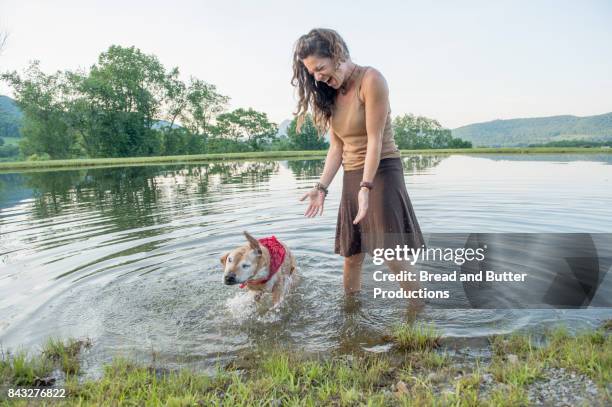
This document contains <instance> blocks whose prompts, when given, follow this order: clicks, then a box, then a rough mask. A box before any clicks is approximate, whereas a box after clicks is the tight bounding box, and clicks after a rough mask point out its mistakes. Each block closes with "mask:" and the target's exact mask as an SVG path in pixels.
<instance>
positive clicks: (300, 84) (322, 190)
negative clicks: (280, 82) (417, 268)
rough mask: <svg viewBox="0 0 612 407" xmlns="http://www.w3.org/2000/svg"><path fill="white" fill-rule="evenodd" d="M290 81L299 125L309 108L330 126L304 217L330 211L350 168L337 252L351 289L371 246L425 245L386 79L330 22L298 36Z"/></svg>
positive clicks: (398, 267) (404, 266) (397, 267)
mask: <svg viewBox="0 0 612 407" xmlns="http://www.w3.org/2000/svg"><path fill="white" fill-rule="evenodd" d="M291 83H292V85H294V86H297V90H298V96H299V102H298V110H297V112H296V115H297V116H298V119H297V126H298V131H299V128H300V126H301V124H302V122H303V121H304V118H305V115H306V113H307V112H308V110H309V108H310V109H311V110H312V113H313V116H314V121H315V125H316V126H317V128H318V130H319V132H320V133H324V132H325V131H327V130H328V129H329V130H330V132H329V133H330V147H329V151H328V153H327V158H326V160H325V167H324V169H323V174H322V175H321V178H320V179H319V182H318V183H317V184H316V186H315V187H314V188H313V189H312V190H310V191H309V192H307V193H306V194H305V195H304V196H303V197H302V199H301V200H302V201H303V200H305V199H306V198H309V199H310V205H309V206H308V208H307V210H306V213H305V216H308V217H313V216H316V215H317V214H322V213H323V205H324V201H325V197H326V195H327V186H328V185H329V184H330V183H331V181H332V179H333V178H334V176H335V175H336V173H337V172H338V169H339V168H340V165H342V166H343V168H344V177H343V183H342V198H341V201H340V208H339V212H338V222H337V226H336V241H335V253H338V254H340V255H342V256H344V279H343V280H344V289H345V292H346V293H348V294H350V293H354V292H357V291H359V290H360V288H361V265H362V263H363V259H364V256H365V253H370V254H372V252H373V250H374V249H376V248H393V249H395V248H396V246H397V245H400V246H401V247H402V248H403V246H404V245H406V246H408V247H413V248H415V249H416V248H419V247H422V246H424V240H423V236H422V234H421V230H420V228H419V224H418V222H417V219H416V216H415V214H414V210H413V208H412V204H411V203H410V199H409V198H408V193H407V191H406V185H405V183H404V173H403V166H402V161H401V158H400V152H399V150H398V148H397V146H396V144H395V140H394V138H393V130H392V127H391V111H390V107H389V91H388V88H387V83H386V81H385V78H384V77H383V76H382V75H381V74H380V72H378V71H377V70H376V69H374V68H371V67H365V66H359V65H357V64H355V63H354V62H353V61H351V58H350V55H349V51H348V48H347V46H346V44H345V42H344V41H343V40H342V38H341V37H340V35H339V34H338V33H337V32H336V31H334V30H329V29H313V30H311V31H310V32H309V33H308V34H306V35H303V36H301V37H300V38H299V39H298V41H297V43H296V45H295V49H294V54H293V79H292V81H291ZM386 264H387V266H388V267H389V268H390V269H391V271H392V272H394V273H399V272H401V271H402V270H408V268H409V265H408V263H407V262H400V261H389V262H386ZM401 285H402V288H403V289H404V290H415V289H418V287H419V285H418V283H407V282H405V283H402V284H401Z"/></svg>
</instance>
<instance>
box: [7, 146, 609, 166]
mask: <svg viewBox="0 0 612 407" xmlns="http://www.w3.org/2000/svg"><path fill="white" fill-rule="evenodd" d="M401 152H402V155H413V154H430V155H431V154H500V153H501V154H550V153H557V154H563V153H574V154H575V153H580V154H592V153H604V154H612V148H600V147H595V148H586V147H500V148H495V147H477V148H454V149H436V150H434V149H429V150H402V151H401ZM326 153H327V151H326V150H317V151H261V152H247V153H220V154H194V155H173V156H156V157H122V158H90V159H70V160H46V161H6V162H0V171H3V172H5V171H9V170H10V171H15V170H24V169H51V168H66V167H68V168H70V167H75V168H77V167H94V166H115V165H135V164H178V163H187V162H197V161H200V162H202V161H222V160H244V159H285V158H295V159H297V158H303V159H306V158H322V157H325V154H326Z"/></svg>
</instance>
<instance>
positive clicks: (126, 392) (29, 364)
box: [0, 324, 612, 406]
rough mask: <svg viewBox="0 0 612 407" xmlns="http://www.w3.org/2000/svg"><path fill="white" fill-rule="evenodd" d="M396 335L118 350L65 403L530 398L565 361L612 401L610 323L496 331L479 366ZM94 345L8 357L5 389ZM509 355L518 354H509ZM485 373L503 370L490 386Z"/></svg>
mask: <svg viewBox="0 0 612 407" xmlns="http://www.w3.org/2000/svg"><path fill="white" fill-rule="evenodd" d="M390 338H392V340H394V341H396V342H397V343H401V344H402V346H401V347H398V349H401V350H399V351H397V350H396V351H391V352H387V353H384V354H372V353H357V354H352V355H327V356H324V357H322V356H312V355H311V356H308V355H305V354H301V353H300V352H299V351H288V350H283V351H281V350H273V351H265V352H257V351H255V353H254V355H251V356H252V357H248V358H245V359H244V361H246V362H245V363H247V365H243V366H240V367H237V365H236V364H232V366H228V367H225V368H221V367H218V368H217V371H216V373H215V374H212V375H206V374H202V373H198V372H195V371H192V370H190V369H187V368H183V369H180V370H162V369H159V368H155V367H151V366H146V365H143V364H139V363H134V362H132V361H130V360H128V359H125V358H116V359H114V360H113V361H112V363H110V364H108V365H106V366H105V367H104V373H103V376H102V377H101V378H99V379H96V380H85V381H83V380H82V379H80V377H79V370H78V369H65V370H64V371H65V375H66V381H65V383H63V384H62V386H63V387H65V388H66V391H67V394H68V398H67V399H65V400H60V401H59V404H58V405H81V406H97V405H134V406H136V405H168V406H186V405H228V406H229V405H231V406H251V405H258V406H260V405H261V406H277V405H289V406H291V405H295V406H319V405H333V406H354V405H355V406H356V405H359V406H361V405H365V406H412V405H439V406H525V405H528V404H529V403H528V399H527V386H528V385H529V384H530V383H533V382H534V381H537V380H539V379H541V378H542V377H543V371H544V369H545V368H547V367H558V366H562V367H565V368H566V369H569V370H571V371H575V372H578V373H583V374H585V375H587V376H588V377H590V378H592V379H593V380H595V381H596V382H597V383H599V384H600V385H601V388H600V389H601V394H603V398H604V399H603V400H602V404H605V402H607V401H609V395H608V394H607V393H606V390H605V389H606V386H609V383H610V370H611V366H610V358H611V355H612V347H611V339H610V337H609V336H608V335H607V334H606V332H605V331H604V330H603V329H598V330H590V331H585V332H582V333H579V334H577V335H575V336H572V335H569V334H568V332H567V330H564V329H562V328H559V329H554V330H551V331H549V332H547V333H546V334H545V336H544V337H543V338H542V339H543V340H542V341H540V342H539V343H538V344H536V343H535V342H534V341H533V338H532V337H531V336H529V335H524V334H512V335H510V336H499V337H495V338H491V341H490V344H491V350H492V359H491V361H490V363H488V362H487V363H483V362H481V361H478V360H477V361H476V362H475V364H474V363H472V365H471V367H466V365H465V363H460V364H457V363H454V362H453V360H452V358H451V357H449V356H448V355H447V354H445V353H440V352H439V351H435V350H433V349H432V347H436V346H438V345H439V341H438V339H439V336H438V334H437V333H436V331H435V329H434V328H433V327H431V326H428V325H422V324H416V325H415V324H413V325H404V326H398V327H396V328H395V329H394V336H391V337H390ZM88 345H89V342H87V341H86V342H82V341H75V340H71V341H67V342H62V341H59V340H57V339H52V340H49V341H48V342H47V343H46V344H45V345H44V346H43V350H42V352H41V354H40V355H39V356H38V357H31V358H29V357H27V356H26V355H25V354H24V353H19V354H18V355H15V356H11V357H7V356H6V355H3V357H2V359H1V361H0V378H2V382H0V388H2V386H1V385H2V384H4V385H12V386H16V385H22V386H23V385H31V384H32V383H33V380H34V378H35V377H37V376H40V375H47V374H49V372H50V369H51V365H55V366H58V365H60V366H61V360H62V359H63V358H64V356H66V355H67V357H70V358H72V359H74V358H77V359H78V352H79V350H80V349H82V348H83V347H84V346H88ZM510 354H512V355H516V356H517V357H518V358H517V359H513V360H514V361H513V362H509V360H508V355H510ZM485 374H490V375H492V377H493V378H494V383H493V385H492V387H491V388H490V389H489V390H486V389H485V387H484V382H485V381H484V375H485ZM485 390H486V391H485ZM1 397H2V394H0V398H1ZM22 403H23V404H22V405H27V401H22ZM0 404H1V401H0ZM17 404H18V403H17ZM54 404H55V403H54Z"/></svg>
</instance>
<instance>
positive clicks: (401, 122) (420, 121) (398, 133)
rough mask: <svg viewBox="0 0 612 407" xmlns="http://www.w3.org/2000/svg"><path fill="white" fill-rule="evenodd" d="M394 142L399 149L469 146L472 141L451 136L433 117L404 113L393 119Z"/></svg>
mask: <svg viewBox="0 0 612 407" xmlns="http://www.w3.org/2000/svg"><path fill="white" fill-rule="evenodd" d="M393 133H394V135H395V142H396V143H397V146H398V147H399V148H400V149H406V150H417V149H430V148H434V149H435V148H469V147H472V143H470V142H469V141H464V140H461V139H457V138H453V136H452V133H451V131H450V130H449V129H446V128H444V127H442V125H441V124H440V123H439V122H438V121H437V120H435V119H429V118H427V117H424V116H415V115H413V114H405V115H402V116H397V117H395V118H394V119H393Z"/></svg>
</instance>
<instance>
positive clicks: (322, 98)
mask: <svg viewBox="0 0 612 407" xmlns="http://www.w3.org/2000/svg"><path fill="white" fill-rule="evenodd" d="M311 55H314V56H316V57H320V58H331V60H332V63H333V64H334V66H337V65H338V64H339V63H340V62H343V61H346V60H347V59H348V58H350V54H349V50H348V47H347V46H346V43H345V42H344V40H343V39H342V37H341V36H340V34H338V33H337V32H336V31H334V30H332V29H328V28H314V29H312V30H310V32H309V33H308V34H305V35H302V36H301V37H300V38H299V39H298V40H297V42H296V43H295V47H294V50H293V78H291V85H293V86H297V91H298V97H299V101H298V105H297V111H296V112H295V113H294V115H296V116H297V123H296V129H297V131H298V132H299V131H300V128H301V127H302V124H303V123H304V120H305V118H306V114H307V113H308V108H309V107H310V108H311V110H312V112H313V117H314V124H315V126H316V128H317V130H318V132H319V135H321V134H324V133H325V132H326V131H327V130H328V129H329V125H330V123H329V122H330V118H331V115H332V109H333V107H334V100H335V98H336V93H337V92H338V91H337V90H336V89H334V88H332V87H331V86H329V85H327V84H326V83H324V82H318V83H317V81H315V78H314V76H313V75H311V74H310V73H309V72H308V69H306V66H304V64H303V63H302V60H303V59H305V58H308V57H309V56H311Z"/></svg>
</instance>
